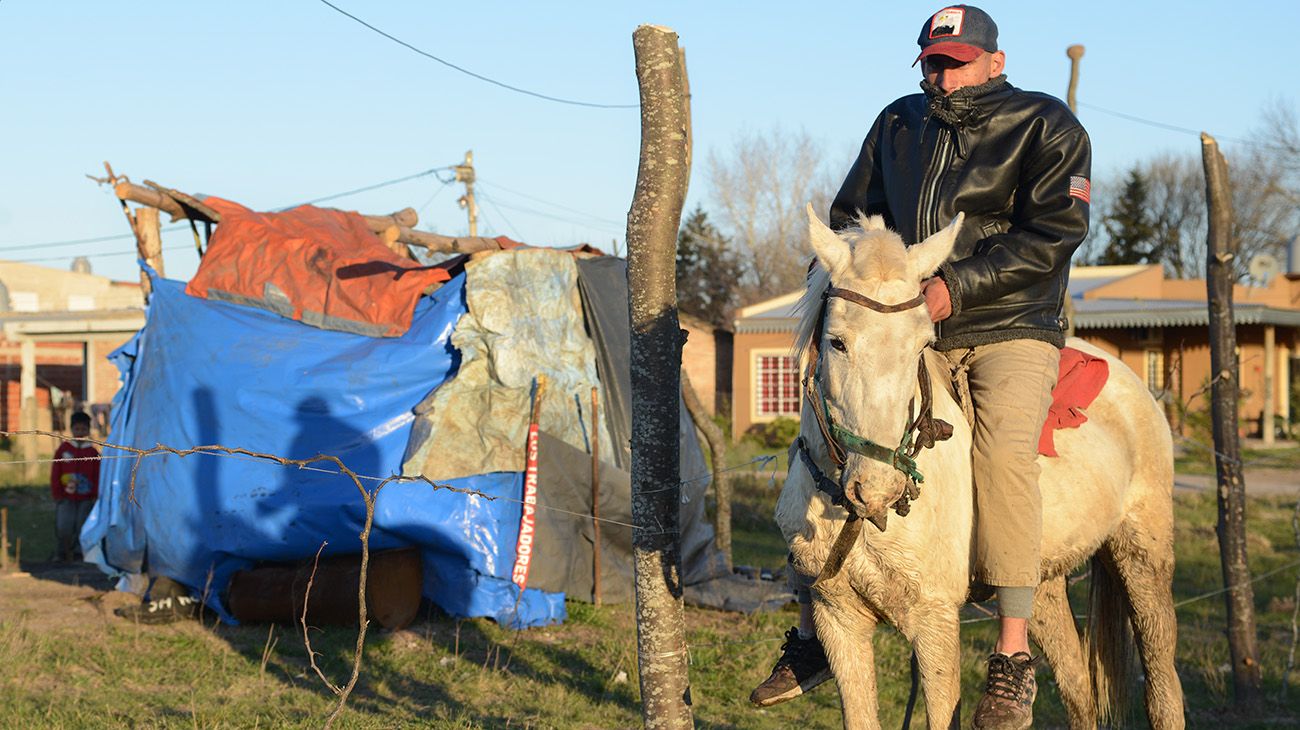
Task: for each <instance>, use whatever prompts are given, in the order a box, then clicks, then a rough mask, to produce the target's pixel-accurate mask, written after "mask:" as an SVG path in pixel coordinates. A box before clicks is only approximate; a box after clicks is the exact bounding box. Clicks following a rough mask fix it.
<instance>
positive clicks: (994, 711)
mask: <svg viewBox="0 0 1300 730" xmlns="http://www.w3.org/2000/svg"><path fill="white" fill-rule="evenodd" d="M1034 662H1035V660H1034V659H1032V658H1030V656H1029V655H1028V654H1026V653H1025V652H1023V651H1020V652H1016V653H1015V654H1012V655H1011V656H1007V655H1006V654H993V655H992V656H990V657H989V678H988V684H986V685H985V687H984V696H983V697H981V698H980V701H979V704H978V705H976V706H975V717H974V719H973V721H972V723H971V724H972V727H974V728H975V730H1025V729H1026V728H1028V727H1030V726H1032V725H1033V724H1034V696H1035V695H1036V694H1038V683H1037V682H1036V681H1035V680H1034Z"/></svg>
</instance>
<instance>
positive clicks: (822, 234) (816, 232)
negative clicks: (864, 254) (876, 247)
mask: <svg viewBox="0 0 1300 730" xmlns="http://www.w3.org/2000/svg"><path fill="white" fill-rule="evenodd" d="M808 242H809V243H810V244H812V249H813V253H815V254H817V260H818V261H820V262H821V265H822V268H823V269H826V271H827V272H828V273H830V274H831V275H832V276H835V275H837V274H839V273H840V272H841V271H843V270H844V269H845V268H847V267H848V265H849V259H850V257H851V256H852V252H851V251H850V250H849V244H847V243H845V242H844V239H842V238H840V237H839V234H837V233H835V231H832V230H831V229H830V227H828V226H827V225H826V224H825V223H822V222H821V219H819V218H818V217H817V214H816V213H815V212H813V207H812V203H809V204H808Z"/></svg>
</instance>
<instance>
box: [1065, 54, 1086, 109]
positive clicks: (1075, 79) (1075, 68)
mask: <svg viewBox="0 0 1300 730" xmlns="http://www.w3.org/2000/svg"><path fill="white" fill-rule="evenodd" d="M1065 55H1066V56H1069V57H1070V86H1069V87H1068V88H1067V89H1066V91H1065V103H1066V104H1067V105H1069V107H1070V111H1071V112H1074V114H1075V115H1078V113H1079V103H1078V100H1077V99H1076V98H1075V96H1074V92H1075V90H1076V89H1078V88H1079V61H1080V59H1082V58H1083V46H1081V45H1079V44H1077V43H1076V44H1074V45H1072V46H1070V47H1069V48H1067V49H1065Z"/></svg>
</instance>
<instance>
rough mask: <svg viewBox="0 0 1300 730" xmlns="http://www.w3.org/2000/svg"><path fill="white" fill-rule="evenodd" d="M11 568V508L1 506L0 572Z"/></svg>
mask: <svg viewBox="0 0 1300 730" xmlns="http://www.w3.org/2000/svg"><path fill="white" fill-rule="evenodd" d="M7 570H9V508H8V507H0V572H5V571H7Z"/></svg>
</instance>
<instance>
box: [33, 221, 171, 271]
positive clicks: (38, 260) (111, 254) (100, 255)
mask: <svg viewBox="0 0 1300 730" xmlns="http://www.w3.org/2000/svg"><path fill="white" fill-rule="evenodd" d="M166 230H175V229H174V228H172V229H166ZM162 250H163V251H193V250H194V244H192V243H191V244H189V245H185V246H163V248H162ZM139 255H140V253H139V252H138V251H104V252H102V253H67V254H63V255H62V256H45V257H42V258H36V259H9V261H11V262H13V263H16V264H38V263H43V262H46V261H63V260H65V259H75V258H77V257H78V256H84V257H86V258H88V259H106V258H112V257H115V256H139Z"/></svg>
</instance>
